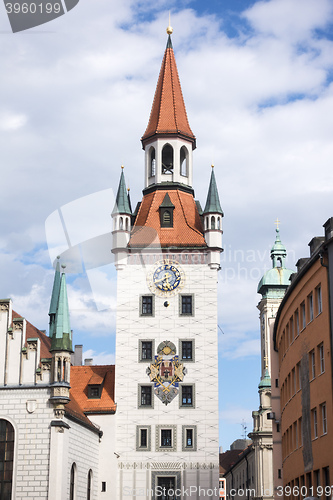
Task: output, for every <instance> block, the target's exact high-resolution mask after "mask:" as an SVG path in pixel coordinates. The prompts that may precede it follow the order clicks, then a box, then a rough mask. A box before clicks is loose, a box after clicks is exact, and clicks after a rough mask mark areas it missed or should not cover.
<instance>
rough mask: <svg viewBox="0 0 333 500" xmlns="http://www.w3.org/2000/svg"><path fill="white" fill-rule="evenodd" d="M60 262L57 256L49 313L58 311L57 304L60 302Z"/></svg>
mask: <svg viewBox="0 0 333 500" xmlns="http://www.w3.org/2000/svg"><path fill="white" fill-rule="evenodd" d="M60 280H61V278H60V262H59V257H57V265H56V271H55V274H54V281H53V288H52V295H51V302H50V309H49V315H50V316H51V314H55V313H56V312H57V304H58V297H59V290H60Z"/></svg>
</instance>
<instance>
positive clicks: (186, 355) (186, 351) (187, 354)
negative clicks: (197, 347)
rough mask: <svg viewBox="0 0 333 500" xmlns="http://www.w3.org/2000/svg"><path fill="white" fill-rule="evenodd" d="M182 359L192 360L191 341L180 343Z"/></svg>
mask: <svg viewBox="0 0 333 500" xmlns="http://www.w3.org/2000/svg"><path fill="white" fill-rule="evenodd" d="M182 359H192V341H191V340H189V341H188V340H186V341H185V340H184V341H183V342H182Z"/></svg>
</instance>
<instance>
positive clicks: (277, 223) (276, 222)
mask: <svg viewBox="0 0 333 500" xmlns="http://www.w3.org/2000/svg"><path fill="white" fill-rule="evenodd" d="M274 224H276V229H279V225H280V224H281V222H280V221H279V219H278V218H277V219H276V221H275V222H274Z"/></svg>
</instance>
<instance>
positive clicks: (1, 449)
mask: <svg viewBox="0 0 333 500" xmlns="http://www.w3.org/2000/svg"><path fill="white" fill-rule="evenodd" d="M13 462H14V427H13V426H12V424H11V423H10V422H8V420H3V419H0V498H1V500H2V499H3V500H7V499H8V500H10V499H11V498H12V482H13Z"/></svg>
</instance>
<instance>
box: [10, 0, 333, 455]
mask: <svg viewBox="0 0 333 500" xmlns="http://www.w3.org/2000/svg"><path fill="white" fill-rule="evenodd" d="M169 10H171V24H172V25H173V28H174V33H173V45H174V49H175V54H176V60H177V65H178V70H179V74H180V79H181V83H182V89H183V94H184V98H185V102H186V107H187V112H188V117H189V121H190V124H191V128H192V130H193V131H194V133H195V135H196V137H197V149H196V151H195V152H194V189H195V193H196V198H198V199H199V200H200V201H201V203H202V204H203V203H204V201H205V199H206V194H207V189H208V184H209V176H210V165H211V163H212V161H213V162H214V164H215V175H216V178H217V182H218V186H219V192H220V198H221V204H222V207H223V210H224V212H225V218H224V248H225V252H224V255H223V258H222V267H223V268H222V271H220V278H219V326H220V329H219V333H220V346H219V358H220V367H219V368H220V417H221V419H220V429H221V432H220V433H221V444H222V445H223V447H224V448H225V449H226V448H227V447H228V446H229V445H230V443H231V442H232V441H233V440H234V439H236V438H238V437H240V436H241V435H242V432H243V431H242V426H241V423H242V421H243V420H244V421H245V422H246V424H247V428H248V431H250V430H251V425H252V422H251V412H252V410H255V409H257V407H258V394H257V385H258V383H259V377H260V373H259V366H260V363H259V321H258V310H257V308H256V305H257V303H258V301H259V299H260V297H259V296H258V294H257V293H256V289H257V284H258V281H259V280H260V277H261V276H262V274H263V273H264V272H265V270H267V269H268V268H269V267H270V265H271V262H270V256H269V251H270V248H271V246H272V244H273V242H274V237H275V233H274V229H275V226H274V221H275V220H276V218H277V217H278V218H279V219H280V220H281V238H282V241H283V243H284V244H285V245H286V247H287V249H288V266H289V267H290V268H292V269H293V268H294V264H295V262H296V261H297V260H298V258H300V257H303V256H307V255H308V247H307V243H308V242H309V241H310V240H311V238H312V237H313V236H314V235H322V234H323V229H322V224H323V223H324V222H325V221H326V220H327V219H328V217H330V216H332V191H333V185H332V167H331V164H332V160H331V159H332V157H333V143H332V130H333V85H332V74H333V73H332V68H333V50H332V49H333V47H332V33H333V30H332V21H333V4H332V2H331V1H330V0H268V1H261V2H253V1H251V2H247V1H240V0H233V1H209V2H205V1H200V0H195V1H190V0H188V1H187V0H184V1H182V2H179V1H178V2H176V1H168V2H167V1H165V0H158V1H153V0H141V1H140V2H135V1H133V0H123V1H122V2H117V1H116V0H99V2H88V1H87V0H81V1H80V2H79V4H78V5H77V6H76V7H75V8H74V9H73V10H72V11H70V12H69V13H67V14H66V15H64V16H62V17H60V18H58V19H57V20H55V21H53V22H52V23H49V24H48V25H44V26H40V27H38V28H35V29H33V30H30V31H27V32H22V33H17V34H15V35H13V34H12V33H11V32H10V26H9V22H8V19H7V17H6V13H5V11H4V9H3V10H0V36H1V42H2V43H1V44H0V63H1V67H2V78H1V81H0V95H1V101H2V102H1V106H0V147H1V162H2V169H1V197H0V205H1V214H2V217H1V220H0V269H1V280H0V296H1V297H3V298H5V297H8V296H10V297H12V299H13V302H14V309H15V310H16V311H17V312H19V313H20V314H21V315H23V316H25V317H26V318H27V319H28V320H29V321H31V322H32V323H33V324H35V325H36V326H37V327H39V328H41V329H46V328H47V322H48V317H47V312H48V305H49V298H50V293H51V288H52V279H53V270H52V267H51V260H52V259H51V258H54V255H55V254H56V252H57V250H58V246H60V247H61V245H65V246H66V241H65V240H64V235H63V234H61V231H60V230H59V226H58V219H57V217H58V216H59V209H60V208H61V209H62V214H63V216H64V218H65V219H66V225H67V226H66V227H67V230H68V234H69V235H70V238H71V241H72V244H74V243H73V242H76V243H80V242H82V241H84V240H85V239H86V238H88V237H96V238H98V235H102V234H107V233H108V232H110V230H111V221H110V217H109V214H110V212H111V210H112V208H113V196H114V192H115V191H116V189H117V186H118V181H119V176H120V165H121V164H124V165H125V176H126V181H127V183H128V185H129V187H130V189H131V197H132V204H133V205H135V204H136V202H137V201H139V200H140V199H141V190H142V188H143V168H144V162H143V152H142V149H141V144H140V137H141V136H142V134H143V132H144V130H145V128H146V125H147V121H148V118H149V113H150V108H151V104H152V99H153V95H154V90H155V86H156V82H157V77H158V73H159V69H160V64H161V60H162V57H163V53H164V49H165V44H166V32H165V28H166V26H167V24H168V13H169ZM57 214H58V215H57ZM78 248H80V251H81V252H82V251H83V250H82V248H81V247H80V245H79V247H78ZM105 258H106V257H105V255H99V259H100V262H99V266H98V267H95V268H89V265H85V267H86V269H83V268H81V269H76V270H74V271H75V272H72V273H69V275H68V283H69V286H68V294H69V302H70V309H71V323H72V328H73V330H74V340H75V343H78V344H80V343H83V344H84V350H85V352H86V356H87V357H90V356H92V357H94V359H95V362H97V363H110V362H112V361H113V359H114V332H115V319H114V318H115V273H114V271H113V270H112V269H111V268H110V267H109V266H104V265H103V264H105ZM85 264H86V263H85ZM69 271H70V269H69ZM221 330H222V331H223V332H224V333H222V331H221Z"/></svg>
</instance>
